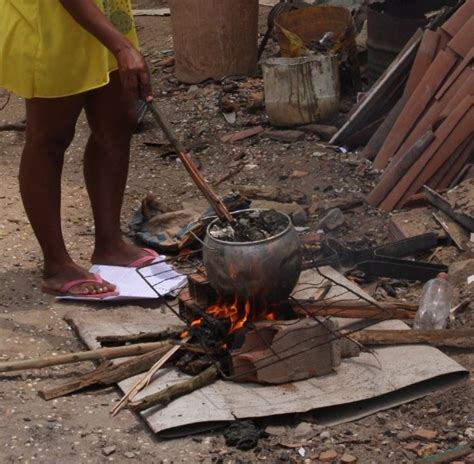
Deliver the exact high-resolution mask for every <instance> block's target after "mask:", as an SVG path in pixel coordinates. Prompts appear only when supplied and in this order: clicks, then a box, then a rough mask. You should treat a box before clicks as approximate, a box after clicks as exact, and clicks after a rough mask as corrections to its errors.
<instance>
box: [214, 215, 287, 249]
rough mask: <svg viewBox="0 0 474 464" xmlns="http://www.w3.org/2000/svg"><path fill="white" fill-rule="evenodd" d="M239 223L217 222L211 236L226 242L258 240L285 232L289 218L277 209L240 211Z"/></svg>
mask: <svg viewBox="0 0 474 464" xmlns="http://www.w3.org/2000/svg"><path fill="white" fill-rule="evenodd" d="M236 219H237V224H236V225H235V226H233V227H232V226H230V225H228V224H222V223H221V222H218V223H216V224H215V225H214V226H213V227H212V228H211V230H210V231H209V232H210V234H211V236H212V237H214V238H216V239H218V240H223V241H226V242H256V241H258V240H264V239H266V238H270V237H273V236H275V235H278V234H279V233H281V232H283V231H284V230H285V229H286V228H287V227H288V225H289V222H288V218H287V217H286V216H284V215H283V214H281V213H279V212H278V211H275V210H273V209H272V210H268V211H249V212H242V213H239V216H238V217H236Z"/></svg>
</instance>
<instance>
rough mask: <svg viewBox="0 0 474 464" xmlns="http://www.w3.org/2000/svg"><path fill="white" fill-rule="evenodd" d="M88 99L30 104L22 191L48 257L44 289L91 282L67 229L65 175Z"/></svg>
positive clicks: (86, 288)
mask: <svg viewBox="0 0 474 464" xmlns="http://www.w3.org/2000/svg"><path fill="white" fill-rule="evenodd" d="M84 102H85V96H84V95H75V96H72V97H65V98H52V99H44V98H34V99H30V100H27V101H26V115H27V129H26V144H25V148H24V151H23V155H22V158H21V163H20V175H19V180H20V191H21V197H22V200H23V204H24V207H25V210H26V214H27V216H28V218H29V220H30V223H31V225H32V227H33V231H34V233H35V235H36V238H37V239H38V242H39V244H40V246H41V249H42V251H43V256H44V272H43V288H44V289H45V290H53V291H54V290H59V289H60V288H61V287H62V286H63V285H64V284H65V283H66V282H69V281H71V280H76V279H83V278H91V277H92V275H91V274H90V273H89V272H87V271H86V270H85V269H83V268H81V267H80V266H78V265H76V264H75V263H74V262H73V260H72V259H71V257H70V256H69V254H68V252H67V250H66V246H65V243H64V239H63V235H62V230H61V174H62V168H63V161H64V152H65V151H66V149H67V147H68V146H69V144H70V143H71V141H72V139H73V137H74V130H75V126H76V122H77V118H78V117H79V114H80V112H81V110H82V108H83V106H84ZM114 288H115V287H114V286H112V285H110V284H107V283H105V284H100V285H99V284H84V285H79V286H76V287H74V288H72V289H71V293H99V292H102V291H106V290H113V289H114Z"/></svg>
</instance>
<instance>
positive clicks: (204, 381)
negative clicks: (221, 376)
mask: <svg viewBox="0 0 474 464" xmlns="http://www.w3.org/2000/svg"><path fill="white" fill-rule="evenodd" d="M217 373H218V372H217V367H216V366H215V365H212V366H210V367H208V368H207V369H206V370H204V371H202V372H201V373H200V374H199V375H197V376H195V377H192V378H191V379H188V380H185V381H184V382H180V383H177V384H175V385H172V386H171V387H168V388H165V389H164V390H161V391H159V392H158V393H154V394H153V395H149V396H145V397H144V398H142V399H141V400H139V401H135V402H133V403H130V404H129V405H128V407H129V408H130V409H131V410H132V411H134V412H140V411H144V410H145V409H148V408H151V407H152V406H157V405H159V404H161V405H166V404H168V403H171V401H173V400H175V399H177V398H180V397H181V396H184V395H188V394H189V393H192V392H193V391H196V390H199V389H200V388H202V387H205V386H207V385H210V384H211V383H213V382H215V380H216V379H217Z"/></svg>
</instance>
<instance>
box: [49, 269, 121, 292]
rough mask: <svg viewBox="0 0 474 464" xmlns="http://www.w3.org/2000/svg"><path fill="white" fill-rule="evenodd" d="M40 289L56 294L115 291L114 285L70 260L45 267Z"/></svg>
mask: <svg viewBox="0 0 474 464" xmlns="http://www.w3.org/2000/svg"><path fill="white" fill-rule="evenodd" d="M41 290H42V291H43V292H44V293H48V294H50V295H56V296H65V295H71V296H75V295H78V296H79V295H80V296H84V295H90V296H98V297H100V296H101V295H105V294H110V293H113V292H115V290H116V287H115V285H113V284H111V283H109V282H106V281H105V280H102V278H100V276H98V275H97V274H92V273H90V272H88V271H87V270H86V269H84V268H82V267H80V266H78V265H77V264H75V263H73V262H71V263H67V264H63V265H57V266H54V267H52V268H50V269H45V271H44V273H43V283H42V285H41Z"/></svg>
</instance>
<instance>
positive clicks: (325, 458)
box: [319, 450, 338, 462]
mask: <svg viewBox="0 0 474 464" xmlns="http://www.w3.org/2000/svg"><path fill="white" fill-rule="evenodd" d="M337 456H338V453H337V451H336V450H328V451H323V452H322V453H321V454H320V455H319V460H320V461H322V462H331V461H334V460H335V459H337Z"/></svg>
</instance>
